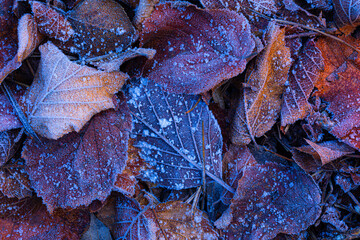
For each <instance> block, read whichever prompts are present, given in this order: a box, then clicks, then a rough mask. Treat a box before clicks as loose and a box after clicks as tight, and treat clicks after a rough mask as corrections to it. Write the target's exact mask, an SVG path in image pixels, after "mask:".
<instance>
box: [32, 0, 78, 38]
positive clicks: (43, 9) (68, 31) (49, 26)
mask: <svg viewBox="0 0 360 240" xmlns="http://www.w3.org/2000/svg"><path fill="white" fill-rule="evenodd" d="M30 4H31V9H32V12H33V13H34V18H35V21H36V23H37V26H38V29H39V31H40V32H41V33H42V34H45V35H46V36H48V37H51V38H55V39H58V40H61V41H64V42H65V41H67V40H69V38H70V37H71V36H72V35H73V34H74V32H75V31H74V29H72V27H71V25H70V23H69V21H68V20H67V19H66V18H65V16H64V15H62V14H60V13H58V12H57V11H55V10H54V9H52V8H51V7H50V6H49V5H46V4H44V3H42V2H38V1H32V2H31V3H30Z"/></svg>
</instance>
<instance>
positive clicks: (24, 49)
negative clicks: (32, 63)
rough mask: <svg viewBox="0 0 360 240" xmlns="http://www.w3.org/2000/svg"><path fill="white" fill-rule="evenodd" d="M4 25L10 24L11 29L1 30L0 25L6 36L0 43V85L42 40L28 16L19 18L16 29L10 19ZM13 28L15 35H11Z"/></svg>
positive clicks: (30, 17) (31, 18) (33, 22)
mask: <svg viewBox="0 0 360 240" xmlns="http://www.w3.org/2000/svg"><path fill="white" fill-rule="evenodd" d="M8 11H10V10H8ZM5 12H6V11H5ZM9 18H10V17H9ZM2 22H3V20H1V19H0V24H2ZM5 23H6V24H11V29H7V28H8V26H6V27H4V28H2V26H1V25H0V27H1V28H2V29H7V31H4V32H5V33H6V34H7V36H6V37H3V38H1V39H2V40H1V42H0V69H1V70H0V83H1V82H2V81H3V80H4V79H5V77H6V76H7V75H8V74H10V73H11V72H13V71H14V70H16V69H17V68H19V67H20V66H21V62H22V61H23V60H24V59H25V58H27V57H28V56H29V55H30V54H31V53H32V51H34V50H35V48H36V47H37V46H38V45H39V43H40V42H41V40H42V36H41V34H39V32H38V30H37V27H36V24H35V21H34V19H33V17H32V16H31V15H30V14H25V15H23V16H22V17H21V19H20V20H19V23H18V26H17V28H16V25H15V24H12V20H10V19H7V18H5ZM13 28H15V29H17V34H12V32H13ZM16 38H17V40H15V39H16ZM2 50H3V51H2Z"/></svg>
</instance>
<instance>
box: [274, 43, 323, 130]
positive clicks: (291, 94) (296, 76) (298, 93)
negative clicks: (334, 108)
mask: <svg viewBox="0 0 360 240" xmlns="http://www.w3.org/2000/svg"><path fill="white" fill-rule="evenodd" d="M323 69H324V63H323V58H322V56H321V52H320V50H319V49H318V48H317V47H316V46H315V42H314V41H313V40H309V41H308V42H306V43H305V45H304V46H303V48H302V49H301V50H300V53H299V56H298V59H297V60H296V61H295V62H294V64H293V66H292V68H291V69H290V72H289V77H288V82H287V86H286V88H285V91H284V94H283V103H282V107H281V125H282V126H286V125H288V124H293V123H295V122H296V121H297V120H300V119H304V118H305V117H306V116H307V115H308V114H310V113H311V111H313V109H312V107H311V105H310V103H309V102H308V99H309V97H310V94H311V92H312V91H313V89H314V86H315V84H316V82H317V81H318V80H319V78H320V72H321V71H322V70H323Z"/></svg>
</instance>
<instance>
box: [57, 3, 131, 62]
mask: <svg viewBox="0 0 360 240" xmlns="http://www.w3.org/2000/svg"><path fill="white" fill-rule="evenodd" d="M66 17H67V19H68V21H69V22H70V24H71V26H72V28H73V29H74V31H75V32H74V34H73V35H72V36H71V38H70V39H69V40H68V41H67V42H66V43H63V42H56V43H57V45H58V46H59V47H60V48H64V49H67V50H68V51H70V52H72V53H76V54H79V55H80V56H81V57H82V58H91V57H95V56H101V55H105V54H108V53H110V52H121V51H124V50H125V49H127V48H128V47H129V46H130V44H131V43H133V42H134V41H135V40H136V39H137V34H136V31H135V28H134V27H133V25H132V24H131V22H130V20H129V18H128V16H127V15H126V13H125V11H124V9H123V8H122V6H121V5H120V4H119V3H118V2H116V1H113V0H84V1H82V2H80V3H79V4H77V5H76V7H74V8H73V9H72V10H70V11H68V12H67V13H66Z"/></svg>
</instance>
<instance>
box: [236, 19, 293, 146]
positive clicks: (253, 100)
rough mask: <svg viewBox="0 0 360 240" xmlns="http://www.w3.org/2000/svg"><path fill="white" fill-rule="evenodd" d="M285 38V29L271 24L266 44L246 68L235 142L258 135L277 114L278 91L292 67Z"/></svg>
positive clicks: (245, 142) (263, 131)
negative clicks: (245, 80) (246, 78)
mask: <svg viewBox="0 0 360 240" xmlns="http://www.w3.org/2000/svg"><path fill="white" fill-rule="evenodd" d="M284 37H285V29H284V28H283V29H282V30H280V28H279V27H278V26H276V25H275V24H272V25H270V29H269V31H268V38H269V39H268V45H267V47H266V48H265V50H264V52H262V53H261V54H260V55H259V56H258V58H257V61H256V62H255V64H254V65H252V68H251V67H250V68H249V69H248V72H247V73H248V75H249V78H248V80H247V83H246V86H245V87H244V89H243V94H242V95H241V97H240V104H239V107H238V108H237V110H236V115H235V117H234V121H233V130H232V131H233V132H232V142H233V143H235V144H240V145H246V144H248V143H249V142H250V141H251V139H253V138H254V137H261V136H262V135H264V134H265V133H266V132H267V131H269V130H270V129H271V127H272V126H273V125H274V124H275V122H276V119H277V118H278V116H279V114H280V108H281V94H282V93H283V89H284V87H285V85H284V84H285V82H286V80H287V74H288V71H289V68H290V66H291V58H290V50H289V48H287V47H286V46H285V42H284Z"/></svg>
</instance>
